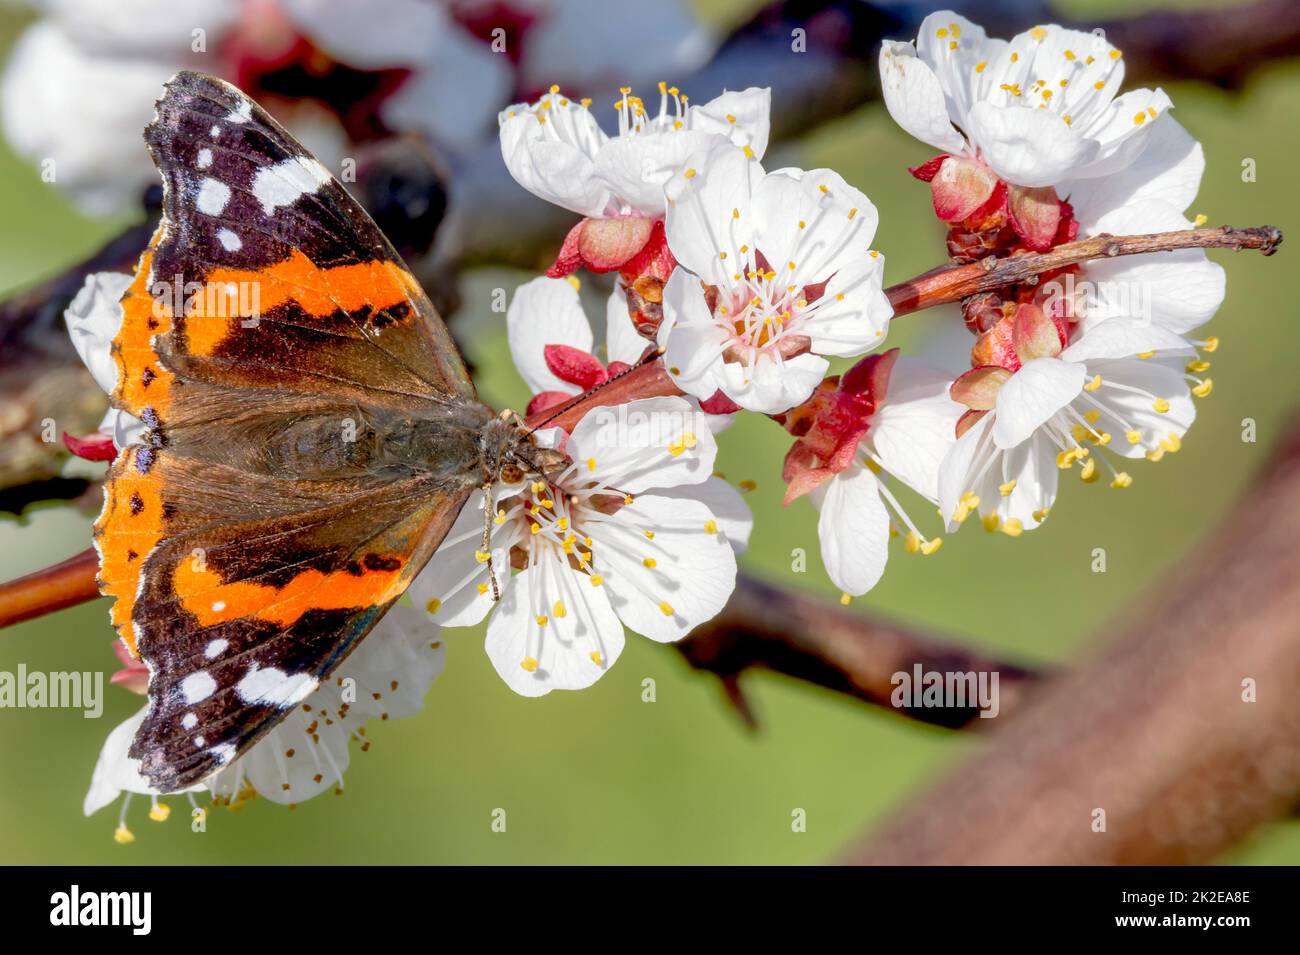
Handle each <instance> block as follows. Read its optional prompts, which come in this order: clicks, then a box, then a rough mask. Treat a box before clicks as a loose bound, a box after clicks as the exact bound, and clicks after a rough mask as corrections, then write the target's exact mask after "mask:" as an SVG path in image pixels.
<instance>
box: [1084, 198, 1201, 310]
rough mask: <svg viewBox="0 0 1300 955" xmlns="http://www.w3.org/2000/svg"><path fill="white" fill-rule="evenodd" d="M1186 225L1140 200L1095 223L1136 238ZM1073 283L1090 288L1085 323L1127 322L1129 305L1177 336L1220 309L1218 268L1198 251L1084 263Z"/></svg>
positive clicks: (1158, 204) (1164, 208) (1170, 210)
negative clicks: (1091, 295)
mask: <svg viewBox="0 0 1300 955" xmlns="http://www.w3.org/2000/svg"><path fill="white" fill-rule="evenodd" d="M1190 227H1191V223H1190V222H1188V221H1187V219H1186V218H1184V217H1183V215H1182V213H1180V212H1178V211H1177V210H1176V209H1175V208H1174V207H1173V206H1171V205H1169V204H1168V203H1165V202H1162V201H1160V200H1158V199H1146V200H1141V201H1138V202H1134V203H1132V204H1130V205H1127V206H1124V207H1122V208H1120V209H1116V210H1115V211H1113V212H1110V213H1107V214H1106V215H1104V216H1102V217H1101V219H1099V220H1098V222H1097V229H1098V231H1099V232H1109V233H1111V234H1112V235H1142V234H1145V233H1149V232H1167V231H1173V230H1178V229H1187V228H1190ZM1079 279H1080V280H1083V281H1088V282H1091V283H1094V284H1095V286H1096V288H1097V292H1098V294H1097V295H1096V296H1095V301H1093V302H1090V303H1089V308H1088V314H1087V317H1086V322H1087V323H1088V324H1091V323H1094V322H1100V321H1104V320H1105V319H1107V318H1110V317H1114V316H1121V317H1123V316H1133V313H1134V310H1135V309H1134V303H1135V302H1137V303H1140V304H1141V306H1142V309H1141V310H1142V311H1146V312H1149V315H1140V314H1139V315H1137V316H1136V317H1138V318H1149V319H1150V320H1151V321H1152V322H1154V323H1155V324H1158V325H1161V326H1163V327H1164V328H1165V329H1167V330H1169V331H1171V332H1176V333H1178V334H1180V335H1182V334H1186V333H1188V332H1190V331H1192V330H1193V329H1195V328H1198V327H1200V326H1201V325H1203V324H1205V323H1206V322H1208V321H1209V320H1210V319H1211V318H1213V317H1214V314H1215V312H1217V311H1218V310H1219V306H1220V305H1222V304H1223V297H1224V294H1225V286H1226V280H1225V276H1224V271H1223V267H1222V266H1220V265H1218V264H1217V263H1215V262H1211V261H1210V260H1209V259H1208V258H1207V257H1206V255H1205V251H1204V250H1203V249H1184V250H1182V251H1179V252H1152V253H1150V254H1148V255H1129V256H1118V257H1116V258H1114V259H1105V260H1097V261H1093V262H1089V263H1087V265H1085V266H1084V268H1083V269H1082V270H1081V271H1080V274H1079Z"/></svg>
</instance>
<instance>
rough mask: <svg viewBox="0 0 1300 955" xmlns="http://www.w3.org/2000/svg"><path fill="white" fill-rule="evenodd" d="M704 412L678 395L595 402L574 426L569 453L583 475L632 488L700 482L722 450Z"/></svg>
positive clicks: (623, 488) (631, 491)
mask: <svg viewBox="0 0 1300 955" xmlns="http://www.w3.org/2000/svg"><path fill="white" fill-rule="evenodd" d="M705 417H706V416H705V415H704V414H703V412H701V411H700V410H699V409H698V408H695V407H692V406H691V404H690V402H688V401H686V400H685V399H683V398H679V397H675V396H674V397H663V398H640V399H637V400H636V401H629V402H628V403H626V404H622V405H618V406H616V407H606V406H601V407H597V408H593V409H591V410H590V411H588V412H587V413H586V414H585V415H584V416H583V418H582V420H581V421H579V422H578V424H577V425H576V426H575V427H574V429H573V433H572V434H571V435H570V437H569V444H568V452H569V456H570V457H571V458H572V459H573V461H574V468H575V469H576V470H577V473H578V475H579V476H581V477H582V478H584V479H591V480H599V481H601V482H603V483H605V484H607V485H609V486H610V487H614V488H617V489H618V490H620V491H624V492H626V493H628V494H639V493H640V492H642V491H644V490H647V489H649V488H658V487H674V486H677V485H681V484H701V483H703V482H704V481H706V480H708V478H709V476H710V475H711V474H712V473H713V463H714V460H715V459H716V458H717V454H718V445H717V442H716V441H715V440H714V437H713V433H712V432H711V431H710V430H709V428H708V425H707V422H706V421H705V420H704V419H705ZM575 480H576V478H575Z"/></svg>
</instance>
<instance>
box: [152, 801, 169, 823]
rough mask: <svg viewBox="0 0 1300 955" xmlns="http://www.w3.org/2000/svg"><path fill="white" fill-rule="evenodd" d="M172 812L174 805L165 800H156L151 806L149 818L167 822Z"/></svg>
mask: <svg viewBox="0 0 1300 955" xmlns="http://www.w3.org/2000/svg"><path fill="white" fill-rule="evenodd" d="M171 814H172V807H171V806H169V805H167V804H166V803H165V802H156V803H154V804H153V805H152V806H150V807H149V818H150V819H152V820H153V821H154V822H166V821H167V817H168V816H170V815H171Z"/></svg>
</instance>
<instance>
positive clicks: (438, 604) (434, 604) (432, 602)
mask: <svg viewBox="0 0 1300 955" xmlns="http://www.w3.org/2000/svg"><path fill="white" fill-rule="evenodd" d="M424 609H425V610H427V611H428V612H429V613H437V612H438V611H439V610H441V609H442V601H441V600H439V599H438V598H437V597H430V598H429V602H428V603H426V604H425V605H424Z"/></svg>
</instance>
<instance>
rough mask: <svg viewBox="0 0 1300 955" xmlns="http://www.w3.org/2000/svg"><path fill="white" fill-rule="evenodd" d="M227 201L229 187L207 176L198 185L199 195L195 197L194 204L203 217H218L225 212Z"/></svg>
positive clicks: (228, 198) (228, 199)
mask: <svg viewBox="0 0 1300 955" xmlns="http://www.w3.org/2000/svg"><path fill="white" fill-rule="evenodd" d="M229 201H230V187H229V186H227V185H226V184H225V183H224V182H222V181H221V180H219V179H213V178H212V177H211V176H209V177H207V178H206V179H204V180H203V181H202V182H200V183H199V194H198V196H196V197H195V200H194V204H195V205H196V206H198V208H199V212H202V213H203V214H204V215H208V216H219V215H221V213H222V212H223V211H225V208H226V203H227V202H229Z"/></svg>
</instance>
